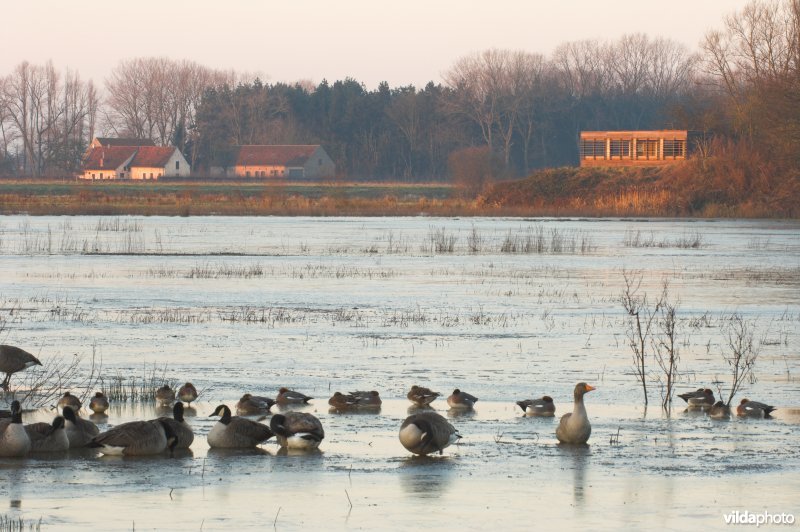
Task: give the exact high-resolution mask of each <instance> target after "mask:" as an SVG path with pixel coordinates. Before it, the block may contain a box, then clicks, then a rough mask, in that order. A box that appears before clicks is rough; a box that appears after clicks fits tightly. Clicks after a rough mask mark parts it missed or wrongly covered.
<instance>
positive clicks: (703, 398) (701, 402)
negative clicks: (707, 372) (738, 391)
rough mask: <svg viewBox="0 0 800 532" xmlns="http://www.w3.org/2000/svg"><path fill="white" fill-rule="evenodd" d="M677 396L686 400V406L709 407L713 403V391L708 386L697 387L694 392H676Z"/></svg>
mask: <svg viewBox="0 0 800 532" xmlns="http://www.w3.org/2000/svg"><path fill="white" fill-rule="evenodd" d="M678 397H680V398H681V399H683V400H684V401H686V404H687V406H688V408H692V409H697V408H702V409H706V408H711V407H712V406H713V405H714V392H713V391H711V389H710V388H698V389H697V390H696V391H694V392H686V393H681V394H678Z"/></svg>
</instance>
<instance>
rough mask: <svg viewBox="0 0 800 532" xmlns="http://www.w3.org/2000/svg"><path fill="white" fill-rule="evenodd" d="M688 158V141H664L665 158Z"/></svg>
mask: <svg viewBox="0 0 800 532" xmlns="http://www.w3.org/2000/svg"><path fill="white" fill-rule="evenodd" d="M685 157H686V141H685V140H678V139H664V158H665V159H683V158H685Z"/></svg>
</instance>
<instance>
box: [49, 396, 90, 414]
mask: <svg viewBox="0 0 800 532" xmlns="http://www.w3.org/2000/svg"><path fill="white" fill-rule="evenodd" d="M56 406H57V407H58V408H64V407H65V406H68V407H70V408H71V409H72V410H74V411H75V412H77V411H79V410H80V409H81V407H82V406H83V404H82V403H81V400H80V399H78V398H77V397H76V396H74V395H72V394H71V393H69V392H64V395H62V396H61V398H60V399H59V400H58V403H56Z"/></svg>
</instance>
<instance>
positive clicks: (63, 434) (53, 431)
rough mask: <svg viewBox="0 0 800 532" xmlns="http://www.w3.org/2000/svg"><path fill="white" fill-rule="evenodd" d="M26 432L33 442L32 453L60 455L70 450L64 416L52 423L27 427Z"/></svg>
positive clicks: (56, 418)
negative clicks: (59, 453)
mask: <svg viewBox="0 0 800 532" xmlns="http://www.w3.org/2000/svg"><path fill="white" fill-rule="evenodd" d="M25 432H27V433H28V438H30V440H31V450H30V452H32V453H58V452H63V451H66V450H67V449H69V438H67V431H66V429H65V428H64V416H56V417H55V418H53V422H52V423H31V424H29V425H25Z"/></svg>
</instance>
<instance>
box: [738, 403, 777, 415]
mask: <svg viewBox="0 0 800 532" xmlns="http://www.w3.org/2000/svg"><path fill="white" fill-rule="evenodd" d="M774 410H775V407H774V406H769V405H767V404H764V403H759V402H758V401H751V400H750V399H742V402H741V403H739V405H738V406H737V407H736V415H737V416H739V417H757V418H767V417H771V416H770V414H771V413H772V412H773V411H774Z"/></svg>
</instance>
